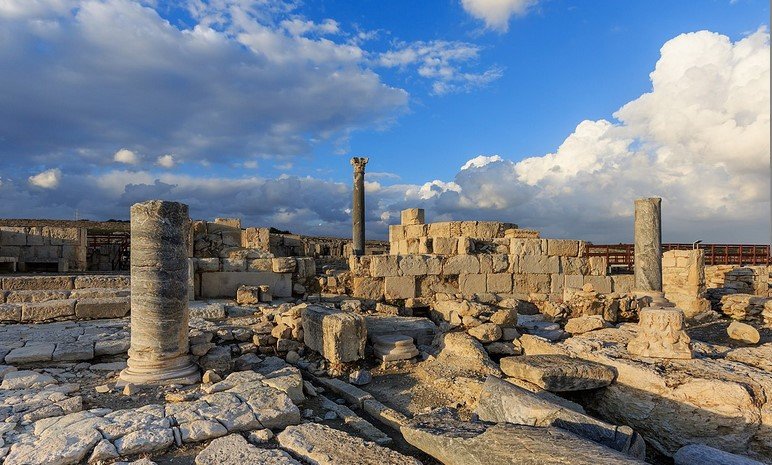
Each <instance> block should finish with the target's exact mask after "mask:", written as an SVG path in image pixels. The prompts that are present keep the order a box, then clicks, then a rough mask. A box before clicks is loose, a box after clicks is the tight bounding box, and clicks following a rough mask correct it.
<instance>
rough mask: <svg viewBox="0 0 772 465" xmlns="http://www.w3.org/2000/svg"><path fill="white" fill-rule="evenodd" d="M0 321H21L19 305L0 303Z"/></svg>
mask: <svg viewBox="0 0 772 465" xmlns="http://www.w3.org/2000/svg"><path fill="white" fill-rule="evenodd" d="M0 321H11V322H17V321H21V305H17V304H0Z"/></svg>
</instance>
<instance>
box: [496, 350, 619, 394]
mask: <svg viewBox="0 0 772 465" xmlns="http://www.w3.org/2000/svg"><path fill="white" fill-rule="evenodd" d="M500 364H501V370H502V371H503V372H504V373H506V374H507V375H509V376H512V377H515V378H519V379H523V380H526V381H529V382H531V383H533V384H536V385H537V386H539V387H541V388H542V389H546V390H547V391H550V392H565V391H583V390H588V389H597V388H601V387H605V386H608V385H609V384H611V382H612V381H614V377H615V376H616V373H615V372H614V370H613V369H611V368H609V367H607V366H605V365H601V364H600V363H595V362H590V361H588V360H583V359H580V358H571V357H568V356H566V355H558V354H556V355H523V356H520V357H505V358H502V359H501V360H500Z"/></svg>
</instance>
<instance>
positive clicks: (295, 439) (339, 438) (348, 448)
mask: <svg viewBox="0 0 772 465" xmlns="http://www.w3.org/2000/svg"><path fill="white" fill-rule="evenodd" d="M277 439H278V441H279V444H280V445H281V446H282V447H283V448H284V449H287V450H289V451H290V452H292V453H293V454H295V455H297V456H298V457H300V458H302V459H303V460H306V461H307V462H309V463H313V464H317V465H339V464H343V463H352V464H353V463H356V464H359V465H421V462H419V461H418V460H416V459H414V458H413V457H408V456H405V455H402V454H400V453H398V452H396V451H393V450H391V449H387V448H385V447H382V446H379V445H378V444H375V443H373V442H368V441H364V440H362V439H360V438H358V437H356V436H351V435H349V434H347V433H345V432H343V431H339V430H336V429H333V428H330V427H328V426H325V425H320V424H318V423H306V424H303V425H298V426H290V427H287V428H286V429H285V430H284V431H282V432H281V433H279V435H278V436H277Z"/></svg>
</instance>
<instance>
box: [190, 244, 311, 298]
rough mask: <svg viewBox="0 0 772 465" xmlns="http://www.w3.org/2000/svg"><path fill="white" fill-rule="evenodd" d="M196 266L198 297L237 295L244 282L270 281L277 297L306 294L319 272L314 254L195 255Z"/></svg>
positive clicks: (267, 283)
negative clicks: (203, 256)
mask: <svg viewBox="0 0 772 465" xmlns="http://www.w3.org/2000/svg"><path fill="white" fill-rule="evenodd" d="M242 250H247V249H242ZM255 253H258V252H256V251H255ZM193 267H194V268H193V270H194V271H193V272H194V276H193V287H194V290H195V291H194V292H195V294H194V295H195V298H197V299H198V298H201V299H211V298H228V299H234V298H235V297H236V290H237V289H238V288H239V286H241V285H249V286H261V285H267V286H269V287H270V288H271V294H272V295H273V296H275V297H291V296H292V295H296V294H301V295H302V294H304V293H305V292H306V290H307V287H308V286H309V285H310V284H311V283H312V280H311V278H312V277H314V276H315V275H316V263H315V262H314V259H313V258H310V257H275V258H250V257H248V256H244V257H230V258H195V259H193Z"/></svg>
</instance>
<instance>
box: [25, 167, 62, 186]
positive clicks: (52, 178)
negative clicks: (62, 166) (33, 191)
mask: <svg viewBox="0 0 772 465" xmlns="http://www.w3.org/2000/svg"><path fill="white" fill-rule="evenodd" d="M61 179H62V172H61V171H60V170H59V168H52V169H50V170H46V171H42V172H40V173H38V174H36V175H34V176H30V177H29V183H30V184H32V185H33V186H36V187H40V188H42V189H56V188H57V187H59V181H61Z"/></svg>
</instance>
